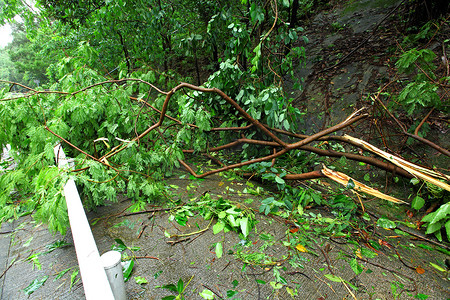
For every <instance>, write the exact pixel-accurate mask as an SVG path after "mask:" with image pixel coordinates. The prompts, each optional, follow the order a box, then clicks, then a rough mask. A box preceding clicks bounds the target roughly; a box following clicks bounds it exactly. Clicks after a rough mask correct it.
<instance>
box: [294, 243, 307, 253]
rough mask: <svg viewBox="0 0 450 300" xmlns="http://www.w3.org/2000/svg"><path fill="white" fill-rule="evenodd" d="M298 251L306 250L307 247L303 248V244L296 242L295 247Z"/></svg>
mask: <svg viewBox="0 0 450 300" xmlns="http://www.w3.org/2000/svg"><path fill="white" fill-rule="evenodd" d="M295 249H297V250H298V251H300V252H308V249H306V248H305V246H303V245H301V244H298V245H297V247H295Z"/></svg>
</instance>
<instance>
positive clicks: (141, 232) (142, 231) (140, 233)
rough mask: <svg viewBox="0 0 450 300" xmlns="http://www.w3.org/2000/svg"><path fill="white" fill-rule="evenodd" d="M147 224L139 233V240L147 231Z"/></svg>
mask: <svg viewBox="0 0 450 300" xmlns="http://www.w3.org/2000/svg"><path fill="white" fill-rule="evenodd" d="M147 226H148V225H147V224H145V225H144V226H142V229H141V231H140V232H139V235H138V237H137V238H138V239H140V238H141V235H142V234H143V233H144V230H145V228H147Z"/></svg>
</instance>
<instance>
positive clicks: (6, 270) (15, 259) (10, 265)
mask: <svg viewBox="0 0 450 300" xmlns="http://www.w3.org/2000/svg"><path fill="white" fill-rule="evenodd" d="M19 256H20V254H18V255H17V256H16V258H14V259H13V260H12V262H11V263H10V264H9V266H8V267H7V268H6V269H5V271H3V273H2V274H1V275H0V278H2V277H3V276H4V275H5V274H6V272H8V270H9V269H10V268H11V267H12V266H13V265H14V263H15V262H16V261H17V259H18V258H19Z"/></svg>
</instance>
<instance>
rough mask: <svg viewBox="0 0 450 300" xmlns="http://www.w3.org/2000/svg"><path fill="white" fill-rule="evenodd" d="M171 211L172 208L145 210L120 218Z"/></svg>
mask: <svg viewBox="0 0 450 300" xmlns="http://www.w3.org/2000/svg"><path fill="white" fill-rule="evenodd" d="M127 208H128V207H127ZM171 209H172V208H155V209H149V210H144V211H137V212H132V213H126V214H123V215H120V216H118V218H123V217H128V216H134V215H142V214H148V213H154V212H158V211H168V210H171ZM122 212H123V211H122Z"/></svg>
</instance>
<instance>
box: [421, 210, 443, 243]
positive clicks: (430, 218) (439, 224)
mask: <svg viewBox="0 0 450 300" xmlns="http://www.w3.org/2000/svg"><path fill="white" fill-rule="evenodd" d="M422 222H425V223H426V225H425V226H426V228H427V231H426V233H427V234H432V233H433V234H434V235H435V236H436V238H437V239H438V240H439V241H442V233H441V229H442V228H444V231H445V232H446V234H447V239H450V202H447V203H445V204H444V205H442V206H440V207H439V208H438V209H437V210H436V211H435V212H432V213H429V214H428V215H426V216H425V217H423V218H422Z"/></svg>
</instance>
